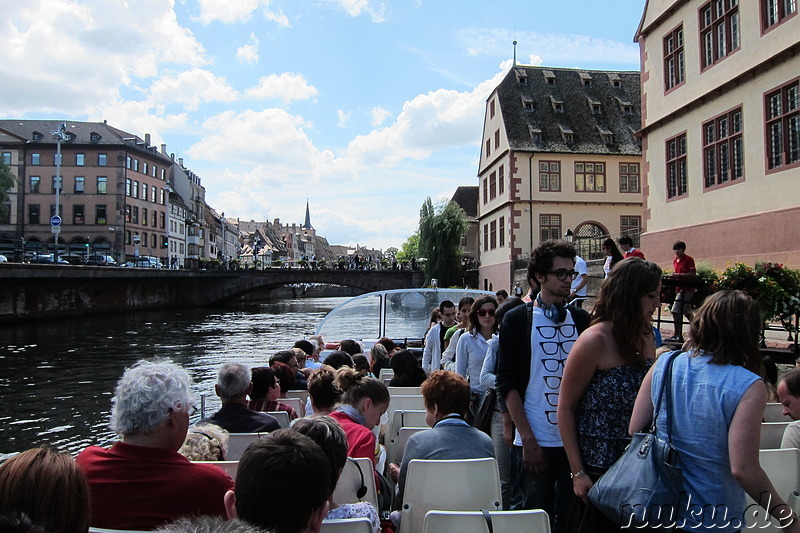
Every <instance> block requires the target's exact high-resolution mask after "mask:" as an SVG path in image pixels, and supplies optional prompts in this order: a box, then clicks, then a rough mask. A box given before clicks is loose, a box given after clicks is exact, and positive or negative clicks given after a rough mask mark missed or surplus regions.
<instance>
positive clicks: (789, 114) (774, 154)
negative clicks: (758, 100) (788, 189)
mask: <svg viewBox="0 0 800 533" xmlns="http://www.w3.org/2000/svg"><path fill="white" fill-rule="evenodd" d="M798 93H800V81H798V80H795V81H793V82H791V83H789V84H787V85H784V86H783V87H781V88H779V89H777V90H775V91H773V92H771V93H769V94H767V96H766V100H765V102H764V105H765V110H764V114H765V115H766V117H767V138H766V141H767V147H766V150H767V167H768V168H770V169H774V168H778V167H783V166H789V165H791V166H796V165H797V164H798V162H800V95H798Z"/></svg>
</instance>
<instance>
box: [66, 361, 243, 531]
mask: <svg viewBox="0 0 800 533" xmlns="http://www.w3.org/2000/svg"><path fill="white" fill-rule="evenodd" d="M248 381H249V376H248ZM242 408H243V409H247V408H246V407H244V406H242ZM191 409H192V381H191V378H190V377H189V374H188V373H187V372H186V371H185V370H184V369H183V368H181V367H179V366H178V365H175V364H174V363H171V362H169V361H165V360H160V361H154V362H150V361H139V362H138V363H136V365H134V366H133V367H131V368H129V369H127V370H126V371H125V373H124V374H123V376H122V378H121V379H120V380H119V382H118V383H117V388H116V390H115V392H114V399H113V401H112V404H111V427H112V429H113V430H114V431H116V432H117V433H118V434H120V435H121V436H122V441H121V442H117V443H116V444H114V445H113V446H112V447H111V448H109V449H104V448H99V447H97V446H90V447H88V448H86V449H85V450H83V451H82V452H81V453H80V454H79V455H78V457H77V458H76V462H77V463H78V466H80V467H81V469H82V470H83V472H84V474H86V479H87V480H88V482H89V490H90V496H91V507H92V520H91V525H92V526H93V527H100V528H111V529H139V530H150V529H154V528H156V527H159V526H161V525H163V524H165V523H166V522H169V521H170V520H174V519H176V518H179V517H181V516H186V515H218V516H224V515H225V508H224V506H223V505H222V498H223V497H224V495H225V492H226V491H228V490H229V489H231V488H232V487H233V480H231V478H229V477H228V476H227V475H226V474H225V473H224V472H223V471H222V470H221V469H219V468H217V467H215V466H211V465H204V464H197V463H191V462H190V461H189V460H188V459H186V458H185V457H183V456H182V455H180V454H179V453H178V449H179V448H180V447H181V445H182V444H183V441H184V439H185V438H186V431H187V428H188V427H189V411H191Z"/></svg>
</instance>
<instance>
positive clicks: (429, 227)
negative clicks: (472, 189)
mask: <svg viewBox="0 0 800 533" xmlns="http://www.w3.org/2000/svg"><path fill="white" fill-rule="evenodd" d="M466 231H467V215H466V213H464V210H463V209H461V207H459V205H458V204H457V203H455V202H453V201H448V202H443V203H440V204H438V205H436V206H435V207H434V205H433V202H431V199H430V197H429V198H427V199H426V200H425V203H423V204H422V208H421V209H420V213H419V255H420V257H424V258H425V259H426V261H425V278H426V281H427V282H428V283H430V280H431V279H433V278H436V279H437V280H439V286H440V287H453V286H460V285H461V284H462V278H463V277H462V272H461V238H462V237H463V236H464V233H466Z"/></svg>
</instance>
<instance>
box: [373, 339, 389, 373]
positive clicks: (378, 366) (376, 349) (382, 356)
mask: <svg viewBox="0 0 800 533" xmlns="http://www.w3.org/2000/svg"><path fill="white" fill-rule="evenodd" d="M369 354H370V356H371V357H372V375H374V376H375V377H380V375H381V370H383V369H384V368H390V367H391V365H390V360H389V352H388V350H387V349H386V346H384V345H383V344H380V342H376V343H375V345H374V346H373V347H372V348H371V349H370V351H369Z"/></svg>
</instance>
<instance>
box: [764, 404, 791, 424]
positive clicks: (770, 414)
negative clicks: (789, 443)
mask: <svg viewBox="0 0 800 533" xmlns="http://www.w3.org/2000/svg"><path fill="white" fill-rule="evenodd" d="M791 421H792V419H791V418H789V417H788V416H785V415H784V414H783V404H780V403H776V402H769V403H767V407H766V409H764V422H791Z"/></svg>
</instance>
